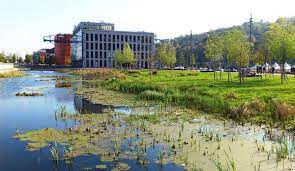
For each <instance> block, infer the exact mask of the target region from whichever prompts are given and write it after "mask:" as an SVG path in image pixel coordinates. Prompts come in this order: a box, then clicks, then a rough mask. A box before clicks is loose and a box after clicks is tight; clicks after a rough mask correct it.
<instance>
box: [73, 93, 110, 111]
mask: <svg viewBox="0 0 295 171" xmlns="http://www.w3.org/2000/svg"><path fill="white" fill-rule="evenodd" d="M74 105H75V110H76V111H78V112H79V113H102V112H103V111H104V110H107V109H114V107H113V106H110V105H102V104H94V103H92V102H91V101H90V100H88V99H86V98H83V97H81V96H79V95H75V97H74Z"/></svg>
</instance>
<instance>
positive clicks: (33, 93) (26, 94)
mask: <svg viewBox="0 0 295 171" xmlns="http://www.w3.org/2000/svg"><path fill="white" fill-rule="evenodd" d="M15 95H16V96H27V97H28V96H31V97H32V96H44V94H42V93H38V92H31V93H28V92H22V93H16V94H15Z"/></svg>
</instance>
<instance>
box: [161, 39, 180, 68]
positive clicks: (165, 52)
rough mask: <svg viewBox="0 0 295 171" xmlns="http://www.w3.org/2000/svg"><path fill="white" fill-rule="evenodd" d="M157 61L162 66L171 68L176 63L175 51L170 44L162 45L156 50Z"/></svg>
mask: <svg viewBox="0 0 295 171" xmlns="http://www.w3.org/2000/svg"><path fill="white" fill-rule="evenodd" d="M157 60H158V61H159V62H160V63H161V65H162V66H170V67H171V66H172V65H175V63H176V49H175V48H174V47H172V45H171V44H170V43H163V44H161V45H160V46H159V48H158V50H157Z"/></svg>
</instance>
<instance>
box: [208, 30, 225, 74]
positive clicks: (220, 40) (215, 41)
mask: <svg viewBox="0 0 295 171" xmlns="http://www.w3.org/2000/svg"><path fill="white" fill-rule="evenodd" d="M224 39H225V37H224V35H221V34H220V35H218V34H214V33H211V34H210V36H209V37H208V39H207V42H206V47H205V49H206V50H205V54H206V57H207V58H208V59H210V60H211V61H213V63H218V64H219V68H220V79H222V70H221V69H222V62H223V61H224V58H225V53H224V52H225V51H226V46H225V42H224V41H225V40H224ZM214 79H215V70H214Z"/></svg>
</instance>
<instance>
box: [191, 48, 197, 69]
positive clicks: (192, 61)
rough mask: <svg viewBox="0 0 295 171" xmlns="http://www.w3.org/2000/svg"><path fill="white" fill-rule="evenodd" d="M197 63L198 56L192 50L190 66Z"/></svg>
mask: <svg viewBox="0 0 295 171" xmlns="http://www.w3.org/2000/svg"><path fill="white" fill-rule="evenodd" d="M195 65H196V56H195V54H194V53H193V52H192V51H191V52H190V66H191V67H193V66H195Z"/></svg>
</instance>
